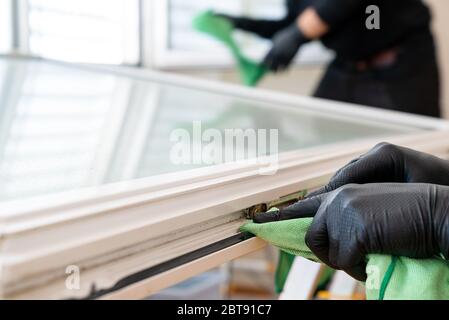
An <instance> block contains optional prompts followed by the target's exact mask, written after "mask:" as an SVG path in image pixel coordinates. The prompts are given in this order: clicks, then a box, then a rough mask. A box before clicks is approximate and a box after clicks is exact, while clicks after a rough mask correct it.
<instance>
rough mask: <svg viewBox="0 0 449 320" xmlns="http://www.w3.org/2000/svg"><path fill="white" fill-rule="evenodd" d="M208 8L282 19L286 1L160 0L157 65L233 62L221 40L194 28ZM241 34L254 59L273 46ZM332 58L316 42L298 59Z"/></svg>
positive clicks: (238, 34) (304, 49)
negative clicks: (193, 21)
mask: <svg viewBox="0 0 449 320" xmlns="http://www.w3.org/2000/svg"><path fill="white" fill-rule="evenodd" d="M208 9H212V10H216V11H217V12H225V13H229V14H234V15H248V16H253V17H263V18H269V19H279V18H281V17H283V16H284V15H285V6H284V0H231V1H220V2H218V1H214V0H201V1H183V0H160V1H157V3H155V7H154V8H153V11H154V12H157V16H155V19H156V20H157V21H156V23H155V24H154V39H155V48H156V49H155V52H154V57H153V59H154V63H155V65H156V66H157V67H179V66H190V65H214V66H216V65H218V66H225V65H229V64H231V63H232V58H231V57H230V55H229V53H228V52H227V50H226V49H225V48H224V47H223V46H222V45H221V44H220V43H218V42H216V41H214V40H213V39H210V38H208V37H207V36H205V35H202V34H200V33H198V32H197V31H195V30H194V29H193V28H192V27H191V22H192V19H193V18H194V16H195V15H196V14H198V13H200V12H202V11H204V10H208ZM237 37H238V41H239V42H240V43H241V44H242V47H243V48H244V50H245V52H246V53H247V54H248V55H249V56H251V57H252V58H254V59H262V57H263V55H264V54H265V52H266V51H267V50H268V49H269V41H266V40H261V39H258V38H256V37H253V36H250V35H248V34H244V33H237ZM329 57H330V53H329V52H328V51H326V50H324V49H323V47H322V46H321V45H320V44H319V43H312V44H309V45H307V46H305V47H304V48H303V49H302V50H301V54H300V55H299V58H298V61H300V62H303V63H311V62H323V61H327V59H329Z"/></svg>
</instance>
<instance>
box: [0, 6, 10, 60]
mask: <svg viewBox="0 0 449 320" xmlns="http://www.w3.org/2000/svg"><path fill="white" fill-rule="evenodd" d="M11 4H12V2H11V1H10V0H1V1H0V53H5V52H9V51H10V50H11V48H12V19H11V17H12V14H11V13H12V11H11Z"/></svg>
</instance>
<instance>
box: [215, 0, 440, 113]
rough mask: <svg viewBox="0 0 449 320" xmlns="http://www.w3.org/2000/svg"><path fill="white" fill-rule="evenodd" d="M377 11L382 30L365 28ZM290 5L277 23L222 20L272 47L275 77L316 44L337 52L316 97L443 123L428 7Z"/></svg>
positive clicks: (363, 0)
mask: <svg viewBox="0 0 449 320" xmlns="http://www.w3.org/2000/svg"><path fill="white" fill-rule="evenodd" d="M371 5H375V6H377V7H378V8H379V12H380V28H379V29H372V28H368V27H367V25H366V21H367V19H368V18H369V13H367V8H368V7H369V6H371ZM286 6H287V15H286V16H285V18H284V19H281V20H277V21H274V20H260V19H259V20H258V19H251V18H246V17H233V16H228V15H223V14H219V15H220V16H222V17H225V18H227V19H229V21H230V22H231V23H233V25H234V27H235V28H237V29H240V30H244V31H248V32H252V33H254V34H256V35H258V36H260V37H263V38H268V39H271V40H272V42H273V47H272V49H271V50H270V52H269V53H268V55H267V56H266V58H265V60H264V64H265V65H266V67H267V68H269V69H270V70H272V71H274V72H278V71H282V70H284V69H286V68H287V67H288V66H289V65H290V64H291V62H292V61H293V59H294V57H295V55H296V53H297V52H298V50H299V49H300V47H301V46H302V45H303V44H305V43H307V42H309V41H311V40H316V39H320V40H321V41H322V43H323V44H324V45H325V46H326V47H328V48H330V49H332V50H334V51H335V54H336V55H335V59H334V60H333V61H332V62H331V64H330V65H329V67H328V68H327V71H326V73H325V75H324V77H323V79H322V80H321V82H320V84H319V85H318V87H317V89H316V92H315V94H314V96H316V97H319V98H324V99H331V100H337V101H343V102H350V103H357V104H362V105H368V106H373V107H378V108H384V109H390V110H397V111H404V112H410V113H415V114H421V115H427V116H433V117H440V81H439V71H438V64H437V59H436V50H435V42H434V39H433V36H432V33H431V30H430V22H431V14H430V11H429V9H428V7H427V6H426V5H425V4H424V3H423V2H422V0H402V1H392V0H370V1H367V0H287V1H286Z"/></svg>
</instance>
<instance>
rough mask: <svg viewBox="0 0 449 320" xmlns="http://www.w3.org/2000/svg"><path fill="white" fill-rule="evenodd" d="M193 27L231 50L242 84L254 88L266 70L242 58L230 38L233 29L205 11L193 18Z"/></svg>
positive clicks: (240, 52) (237, 47) (228, 23)
mask: <svg viewBox="0 0 449 320" xmlns="http://www.w3.org/2000/svg"><path fill="white" fill-rule="evenodd" d="M193 27H194V28H195V29H196V30H198V31H200V32H203V33H206V34H208V35H210V36H212V37H213V38H215V39H216V40H218V41H221V42H223V43H224V44H225V45H226V46H227V47H228V48H229V49H230V50H231V52H232V54H233V56H234V58H235V59H236V61H237V63H238V68H239V71H240V75H241V78H242V82H243V83H244V84H245V85H247V86H250V87H253V86H256V85H257V83H258V82H259V81H260V80H261V79H262V78H263V76H264V75H265V74H266V73H267V69H266V68H265V67H264V66H263V65H262V64H260V63H256V62H254V61H252V60H250V59H248V58H247V57H245V56H244V54H243V53H242V51H241V50H240V48H239V46H238V45H237V43H236V42H235V40H234V38H233V36H232V34H233V32H234V27H233V25H232V23H231V22H229V21H228V20H226V19H225V18H221V17H217V16H215V15H214V14H213V12H212V11H206V12H203V13H201V14H200V15H198V16H197V17H195V19H194V20H193Z"/></svg>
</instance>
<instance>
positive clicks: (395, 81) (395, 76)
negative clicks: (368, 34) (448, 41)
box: [314, 45, 441, 117]
mask: <svg viewBox="0 0 449 320" xmlns="http://www.w3.org/2000/svg"><path fill="white" fill-rule="evenodd" d="M420 49H421V50H420V53H417V52H416V51H410V50H412V49H408V50H401V52H400V53H399V55H398V57H397V59H396V62H395V63H394V64H392V65H390V66H388V67H382V68H374V69H369V70H366V71H357V70H356V69H355V68H353V67H352V66H351V64H350V63H346V62H343V61H339V60H338V59H336V60H334V61H333V62H332V63H331V64H330V65H329V67H328V69H327V71H326V72H325V74H324V77H323V79H322V80H321V82H320V84H319V85H318V88H317V89H316V92H315V94H314V96H315V97H318V98H323V99H330V100H337V101H342V102H349V103H356V104H362V105H366V106H372V107H377V108H383V109H389V110H397V111H403V112H408V113H415V114H420V115H426V116H432V117H440V116H441V111H440V78H439V70H438V64H437V59H436V54H435V50H434V47H433V46H431V45H430V46H429V47H428V48H427V49H426V48H425V47H424V48H423V47H421V48H420ZM415 50H416V49H415Z"/></svg>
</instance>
